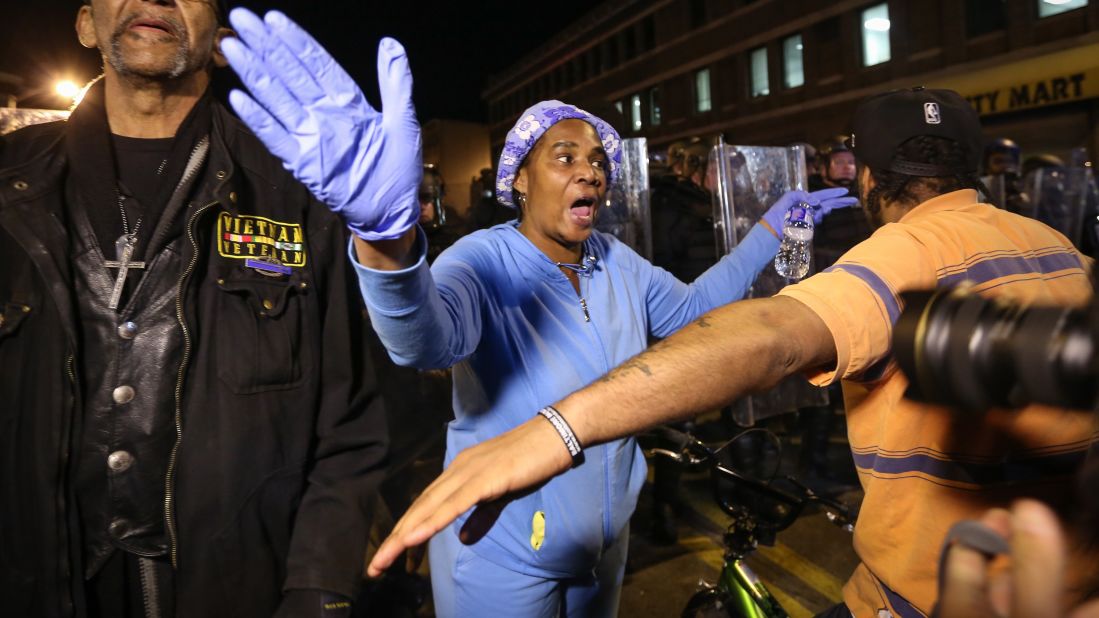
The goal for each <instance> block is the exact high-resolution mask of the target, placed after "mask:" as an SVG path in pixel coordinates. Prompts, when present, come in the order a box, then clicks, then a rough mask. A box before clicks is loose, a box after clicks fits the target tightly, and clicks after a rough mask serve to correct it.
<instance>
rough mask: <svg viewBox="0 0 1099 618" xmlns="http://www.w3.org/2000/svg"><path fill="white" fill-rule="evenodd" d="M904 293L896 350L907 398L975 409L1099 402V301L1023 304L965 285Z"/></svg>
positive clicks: (1082, 406)
mask: <svg viewBox="0 0 1099 618" xmlns="http://www.w3.org/2000/svg"><path fill="white" fill-rule="evenodd" d="M901 298H902V300H903V302H904V306H905V309H904V311H903V312H902V313H901V317H900V319H899V320H898V321H897V324H896V327H895V328H894V332H893V350H894V353H895V355H896V359H897V363H898V364H899V365H900V367H901V369H902V370H904V372H905V374H906V375H907V376H908V379H909V388H908V391H907V392H906V396H907V397H909V398H911V399H915V400H917V401H924V402H927V403H936V404H942V405H948V406H954V407H960V408H965V409H971V410H984V409H987V408H990V407H1010V408H1015V407H1021V406H1024V405H1027V404H1029V403H1042V404H1047V405H1053V406H1060V407H1067V408H1076V409H1081V410H1094V409H1096V405H1097V404H1099V305H1096V304H1095V303H1093V304H1092V306H1091V307H1089V308H1087V309H1068V308H1063V307H1046V306H1027V307H1024V306H1022V305H1017V304H1012V303H1010V302H1007V301H1002V300H998V299H988V298H982V297H980V296H977V295H976V294H974V293H972V292H969V291H967V290H966V289H964V288H953V289H950V288H943V289H939V290H935V291H930V292H906V293H903V294H901Z"/></svg>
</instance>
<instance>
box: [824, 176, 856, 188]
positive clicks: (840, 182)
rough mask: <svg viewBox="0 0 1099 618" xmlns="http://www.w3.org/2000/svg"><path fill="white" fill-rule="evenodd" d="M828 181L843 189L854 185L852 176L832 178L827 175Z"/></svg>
mask: <svg viewBox="0 0 1099 618" xmlns="http://www.w3.org/2000/svg"><path fill="white" fill-rule="evenodd" d="M828 182H830V183H832V184H833V185H835V186H837V187H843V188H845V189H850V188H851V187H853V186H855V179H854V178H832V177H831V176H829V177H828Z"/></svg>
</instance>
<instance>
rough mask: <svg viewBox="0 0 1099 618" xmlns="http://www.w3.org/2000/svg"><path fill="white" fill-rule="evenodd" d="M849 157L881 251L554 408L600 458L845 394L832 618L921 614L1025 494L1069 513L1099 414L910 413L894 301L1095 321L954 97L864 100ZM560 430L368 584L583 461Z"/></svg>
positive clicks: (1069, 251)
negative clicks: (1017, 309) (1060, 308)
mask: <svg viewBox="0 0 1099 618" xmlns="http://www.w3.org/2000/svg"><path fill="white" fill-rule="evenodd" d="M852 140H853V142H854V143H853V144H852V146H853V147H854V149H855V154H856V157H857V158H858V160H859V161H861V162H863V163H864V164H865V167H864V168H863V169H861V170H860V173H859V188H860V195H861V196H862V201H863V204H864V208H865V210H866V212H867V213H868V214H869V216H870V217H871V218H872V220H873V223H874V224H875V226H876V227H877V228H878V229H877V230H876V231H875V232H874V234H873V235H872V236H871V237H870V238H869V239H868V240H866V241H864V242H862V243H860V244H859V245H857V246H855V247H854V248H853V249H852V250H851V251H849V252H848V253H847V254H845V255H844V256H843V257H841V258H840V260H839V261H838V262H837V263H836V264H835V265H834V266H832V267H831V268H829V269H828V270H826V271H825V272H823V273H821V274H818V275H816V276H813V277H810V278H809V279H807V280H805V281H803V282H802V283H799V284H797V285H793V286H789V287H787V288H785V289H784V290H782V291H781V292H780V293H779V294H778V295H777V296H775V297H773V298H768V299H759V300H750V301H744V302H738V303H733V304H730V305H726V306H725V307H722V308H720V309H716V310H714V311H712V312H710V313H709V314H707V315H705V316H703V317H702V318H701V319H700V320H698V321H697V322H696V323H695V324H693V325H690V326H687V327H686V328H684V329H683V330H681V331H680V332H678V333H676V334H674V335H672V336H671V337H669V338H667V339H665V340H664V341H663V342H661V343H659V344H657V345H656V346H654V347H653V348H651V349H649V350H648V351H646V352H644V353H642V354H640V355H638V356H636V357H634V358H633V359H631V360H630V361H628V362H627V363H625V364H623V365H621V366H619V368H618V369H615V370H614V371H612V372H611V373H609V374H608V375H607V376H606V377H604V378H603V379H602V380H601V381H598V382H596V383H594V384H592V385H591V386H589V387H587V388H585V389H583V390H581V391H578V392H576V393H573V394H572V395H570V396H569V397H567V398H565V399H564V400H562V401H560V402H558V403H557V404H555V406H554V407H555V408H556V410H557V411H558V413H559V415H560V417H562V418H563V419H564V421H565V422H566V423H567V427H568V428H569V431H571V432H572V433H573V434H574V436H573V437H574V438H575V439H576V440H578V441H579V443H580V444H581V445H583V446H590V445H593V444H599V443H601V442H605V441H608V440H611V439H616V438H619V437H622V436H624V435H628V434H630V433H635V432H637V431H640V430H642V429H644V428H646V427H649V426H652V425H654V424H658V423H662V422H668V421H672V420H676V419H681V418H686V417H688V416H690V415H691V414H694V413H696V412H698V411H701V410H707V409H712V408H715V407H718V406H720V405H723V404H724V403H726V402H728V401H730V400H732V399H735V398H737V397H740V396H743V395H744V394H747V393H750V392H754V391H758V390H762V389H765V388H768V387H769V386H771V385H773V384H775V383H776V382H777V381H778V380H780V379H782V378H783V377H785V376H787V375H790V374H792V373H797V372H807V373H808V374H809V375H810V377H811V379H812V381H813V382H815V383H816V384H820V385H823V384H829V383H831V382H833V381H835V380H843V386H844V394H845V399H846V400H847V410H848V428H849V433H850V442H851V447H852V452H853V455H854V458H855V463H856V465H857V466H858V469H859V472H860V477H861V480H862V484H863V487H864V489H865V491H866V498H865V501H864V503H863V507H862V510H861V512H860V514H859V521H858V524H857V526H856V530H855V548H856V550H857V551H858V554H859V556H860V558H861V559H862V564H861V565H860V566H859V567H858V569H857V570H856V572H855V574H854V575H853V576H852V577H851V580H850V581H849V582H848V584H847V586H846V587H845V589H844V605H840V606H837V607H836V608H834V610H833V612H832V615H835V616H846V615H847V614H848V612H850V613H852V614H854V615H855V616H857V617H859V618H863V617H874V618H880V617H884V616H904V617H907V616H925V615H927V614H928V613H930V611H931V610H932V608H933V606H934V604H935V601H936V597H937V591H936V586H935V582H936V577H937V569H938V554H939V549H940V547H941V545H942V542H943V539H944V537H945V535H946V532H947V530H948V529H949V528H950V527H951V526H952V525H953V524H954V523H955V522H957V521H959V520H961V519H970V518H977V517H979V516H980V515H981V514H982V513H984V512H985V511H986V510H987V509H989V508H991V507H996V506H1007V505H1009V504H1010V503H1011V502H1012V501H1013V500H1014V499H1017V498H1019V497H1022V496H1037V497H1041V498H1043V499H1046V500H1047V501H1050V502H1052V503H1054V504H1057V503H1063V502H1064V500H1065V498H1066V497H1068V496H1071V494H1072V486H1071V481H1072V477H1073V474H1074V472H1075V470H1076V469H1077V467H1078V466H1079V464H1080V463H1081V462H1082V461H1083V460H1084V458H1085V456H1086V455H1087V453H1088V451H1089V449H1090V448H1091V446H1092V445H1093V444H1094V443H1095V442H1096V439H1097V434H1096V427H1095V423H1094V419H1093V417H1092V416H1091V415H1086V414H1079V413H1074V412H1070V411H1066V410H1056V409H1050V408H1041V407H1038V406H1031V407H1027V408H1025V409H1022V410H1016V411H1006V410H992V411H989V412H987V413H985V414H983V415H978V414H975V413H964V412H961V411H958V410H951V409H948V408H944V407H939V406H931V405H924V404H919V403H915V402H913V401H909V400H906V399H904V390H905V387H906V385H907V381H906V380H905V378H904V376H903V375H902V374H901V373H900V372H899V371H898V370H897V368H896V366H895V364H894V363H893V361H892V350H891V345H892V335H893V325H894V323H895V322H896V320H897V318H898V316H899V314H900V310H901V302H900V300H899V293H900V292H904V291H908V290H921V289H929V288H934V287H937V286H945V285H954V284H958V283H961V282H963V281H965V282H969V283H970V284H972V285H973V286H974V289H975V290H976V291H977V292H979V293H980V294H982V295H985V296H995V297H999V298H1005V299H1010V300H1012V301H1015V302H1021V303H1032V302H1033V303H1043V304H1060V305H1069V306H1072V305H1082V304H1084V303H1086V302H1087V301H1088V300H1089V299H1090V298H1091V295H1092V287H1091V283H1090V281H1089V272H1088V271H1089V270H1090V269H1091V268H1092V264H1091V261H1090V260H1089V259H1088V258H1086V257H1084V256H1082V255H1081V254H1080V253H1079V252H1078V251H1077V250H1076V249H1075V248H1073V246H1072V244H1071V243H1070V242H1069V241H1068V240H1067V239H1066V238H1065V237H1064V236H1062V235H1061V234H1059V233H1058V232H1056V231H1055V230H1053V229H1051V228H1049V227H1047V226H1045V225H1043V224H1041V223H1039V222H1037V221H1034V220H1031V219H1027V218H1024V217H1021V216H1018V215H1015V214H1012V213H1009V212H1006V211H1002V210H998V209H996V208H995V207H993V206H990V205H988V204H982V203H980V202H979V200H978V193H977V189H978V188H979V187H980V181H979V179H978V178H977V163H978V157H979V155H980V153H981V145H982V144H981V142H982V138H981V129H980V123H979V121H978V118H977V114H976V112H975V111H974V110H973V108H972V107H970V106H969V105H968V103H967V102H966V101H965V100H964V99H963V98H962V97H961V96H959V95H958V94H957V93H955V92H952V91H945V90H924V89H922V88H917V89H912V90H904V91H894V92H891V93H887V94H884V95H879V96H877V97H873V98H871V99H868V100H867V101H865V102H864V103H863V104H862V105H860V107H859V109H858V110H857V111H856V116H855V135H854V137H853V138H852ZM1036 353H1038V352H1037V351H1036ZM723 368H728V369H723ZM561 431H563V430H562V429H557V428H555V427H554V426H553V425H551V424H550V423H547V422H546V421H545V420H544V419H540V418H538V417H537V416H536V417H535V418H533V419H532V420H531V421H528V422H527V423H525V424H523V425H521V426H519V427H518V428H516V429H514V430H512V431H511V432H508V433H507V434H504V435H502V436H499V437H497V438H495V439H494V440H491V441H488V442H484V443H482V444H480V445H478V446H476V447H474V448H471V449H468V450H467V451H465V452H463V453H462V454H461V455H460V456H459V457H458V458H457V459H455V460H454V462H453V464H452V465H451V467H450V468H449V469H448V470H447V471H446V472H445V473H444V474H443V475H442V476H441V477H439V479H438V480H436V481H435V483H433V484H432V486H431V487H429V488H428V489H427V491H425V492H424V494H423V495H422V496H421V498H420V499H419V500H418V501H417V503H416V504H415V505H413V507H412V508H411V509H409V511H408V513H407V514H406V515H405V517H404V518H403V519H402V520H401V522H399V523H398V525H397V527H396V528H395V530H394V532H393V534H392V535H391V536H390V538H389V539H387V541H386V542H385V544H383V546H382V547H381V548H380V549H379V551H378V553H377V555H376V556H375V558H374V560H373V562H372V563H371V571H372V572H374V573H377V572H378V570H379V569H381V568H385V567H386V566H387V565H388V563H389V562H390V561H392V559H393V558H394V557H395V556H396V555H397V554H398V553H399V552H400V551H401V550H402V549H403V548H404V547H407V546H409V545H414V544H418V543H421V542H423V541H425V540H426V539H427V537H429V536H430V535H431V534H433V533H434V532H435V531H437V530H439V529H440V528H442V527H443V526H445V525H446V524H447V523H449V521H450V520H452V519H454V518H455V517H456V516H458V515H459V514H461V513H464V512H465V511H467V510H468V509H469V508H470V507H471V506H474V505H476V504H483V503H492V505H491V507H490V508H488V509H479V510H478V511H477V512H475V513H474V514H473V515H472V516H471V517H470V518H469V520H468V522H467V524H466V526H465V529H464V533H465V536H464V538H463V540H465V541H466V542H473V541H475V537H476V536H477V533H479V532H481V531H482V530H483V529H484V527H485V526H486V525H490V522H491V519H492V516H493V515H494V514H495V513H498V512H499V508H500V504H501V503H502V502H503V500H502V499H506V497H507V496H509V495H514V493H515V492H518V491H521V490H522V489H524V488H526V487H529V486H531V485H535V484H537V483H540V482H542V481H544V480H545V479H547V478H549V477H551V476H553V475H555V474H560V473H562V472H564V471H566V470H567V469H568V468H569V467H570V465H572V464H573V460H572V458H571V457H570V455H569V451H568V450H567V449H566V448H564V445H563V444H562V441H561V437H559V436H558V433H559V432H561ZM1074 564H1076V565H1080V564H1083V565H1090V566H1091V567H1092V568H1091V569H1088V568H1084V567H1080V566H1077V567H1076V570H1075V572H1074V573H1073V575H1075V576H1077V577H1076V579H1077V580H1085V581H1086V580H1087V578H1088V577H1089V576H1091V575H1092V574H1091V573H1086V572H1085V571H1090V570H1092V569H1094V567H1095V565H1097V564H1099V561H1096V560H1094V559H1092V560H1091V561H1090V562H1088V561H1082V562H1081V561H1077V562H1075V563H1074ZM1071 579H1072V578H1070V580H1071ZM1091 581H1092V582H1094V580H1091ZM1073 592H1075V591H1073ZM1049 615H1051V616H1052V615H1057V608H1050V612H1049Z"/></svg>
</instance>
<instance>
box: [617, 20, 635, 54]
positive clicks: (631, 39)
mask: <svg viewBox="0 0 1099 618" xmlns="http://www.w3.org/2000/svg"><path fill="white" fill-rule="evenodd" d="M618 36H619V37H620V38H622V39H623V44H622V49H623V50H624V52H623V54H622V56H623V58H625V60H626V61H627V62H628V61H630V60H632V59H633V58H634V56H636V55H637V37H636V36H635V33H634V29H633V28H626V29H625V30H622V31H621V32H619V33H618Z"/></svg>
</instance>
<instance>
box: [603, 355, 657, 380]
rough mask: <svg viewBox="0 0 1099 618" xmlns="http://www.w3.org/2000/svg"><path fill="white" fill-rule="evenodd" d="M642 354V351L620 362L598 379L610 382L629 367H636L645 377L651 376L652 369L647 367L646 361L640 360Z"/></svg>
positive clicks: (624, 372) (629, 368) (623, 373)
mask: <svg viewBox="0 0 1099 618" xmlns="http://www.w3.org/2000/svg"><path fill="white" fill-rule="evenodd" d="M642 356H644V353H642V354H639V355H638V356H636V357H634V358H631V359H630V360H628V361H626V362H624V363H622V364H621V365H619V366H618V368H617V369H615V370H613V371H611V372H610V373H608V374H607V375H605V376H603V377H602V378H599V381H600V382H612V381H614V379H615V378H620V377H622V376H623V375H625V374H626V372H628V371H629V370H631V369H637V370H638V371H640V372H641V373H643V374H645V376H646V377H652V375H653V371H652V369H650V368H649V364H648V363H646V362H645V361H643V360H641V357H642Z"/></svg>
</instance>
